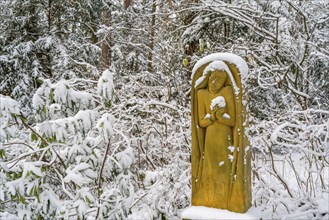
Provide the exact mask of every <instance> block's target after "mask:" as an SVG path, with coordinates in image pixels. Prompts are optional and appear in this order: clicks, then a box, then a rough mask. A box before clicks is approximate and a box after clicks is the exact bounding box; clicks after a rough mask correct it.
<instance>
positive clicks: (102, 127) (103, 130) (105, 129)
mask: <svg viewBox="0 0 329 220" xmlns="http://www.w3.org/2000/svg"><path fill="white" fill-rule="evenodd" d="M114 122H115V118H114V116H113V115H111V114H109V113H105V114H103V115H102V118H101V119H100V120H99V121H98V122H97V125H96V127H97V129H98V130H99V132H100V134H101V136H102V138H103V139H104V140H105V141H108V140H109V139H110V137H111V136H112V135H113V124H114Z"/></svg>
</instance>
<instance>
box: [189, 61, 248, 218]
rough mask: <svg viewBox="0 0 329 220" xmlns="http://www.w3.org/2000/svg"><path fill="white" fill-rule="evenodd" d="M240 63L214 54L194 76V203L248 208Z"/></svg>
mask: <svg viewBox="0 0 329 220" xmlns="http://www.w3.org/2000/svg"><path fill="white" fill-rule="evenodd" d="M242 109H243V105H242V87H241V79H240V76H239V71H238V69H237V68H236V67H235V66H234V65H231V64H228V65H227V64H226V63H225V62H223V61H220V60H215V61H212V62H210V63H207V64H205V65H203V66H201V67H200V68H199V69H198V70H197V71H196V74H195V75H194V77H193V80H192V205H193V206H206V207H213V208H219V209H227V210H230V211H234V212H240V213H243V212H246V211H247V210H248V208H249V207H250V206H251V184H250V175H251V174H250V153H249V151H248V148H250V147H249V146H247V145H248V141H247V138H246V136H245V134H244V129H243V126H242V124H243V118H244V117H243V116H244V115H243V114H242Z"/></svg>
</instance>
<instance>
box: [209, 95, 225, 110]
mask: <svg viewBox="0 0 329 220" xmlns="http://www.w3.org/2000/svg"><path fill="white" fill-rule="evenodd" d="M216 106H218V107H219V108H224V107H225V106H226V102H225V99H224V97H223V96H218V97H216V98H214V99H213V100H211V104H210V109H211V110H214V108H215V107H216Z"/></svg>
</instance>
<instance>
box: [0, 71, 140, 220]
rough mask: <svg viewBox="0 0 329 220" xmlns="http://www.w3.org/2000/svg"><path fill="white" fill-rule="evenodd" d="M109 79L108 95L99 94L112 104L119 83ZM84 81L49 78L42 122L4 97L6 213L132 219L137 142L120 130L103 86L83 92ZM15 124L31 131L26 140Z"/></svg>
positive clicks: (39, 111)
mask: <svg viewBox="0 0 329 220" xmlns="http://www.w3.org/2000/svg"><path fill="white" fill-rule="evenodd" d="M107 72H108V71H105V72H104V74H103V76H104V75H105V76H106V73H107ZM103 78H104V77H101V78H100V79H99V82H98V84H101V85H102V87H104V88H107V89H106V92H107V93H106V94H103V93H102V94H100V95H101V96H102V97H103V96H105V98H106V99H105V100H106V102H111V101H112V98H111V96H109V95H108V94H112V92H113V91H112V90H113V81H112V78H107V80H106V81H104V80H103ZM100 82H101V83H100ZM80 86H81V84H79V87H76V86H75V84H74V82H71V81H66V80H60V81H59V82H57V83H54V84H53V83H51V82H50V80H44V84H43V85H41V87H40V88H39V89H38V90H37V92H36V93H35V95H34V98H33V106H34V108H35V111H34V112H35V115H34V117H35V120H36V121H39V123H36V124H35V125H29V124H28V123H27V122H26V121H25V120H26V119H25V118H24V117H23V115H22V114H21V112H20V109H19V106H18V104H17V102H16V101H14V100H13V99H11V98H9V97H4V96H1V97H0V98H1V121H2V122H3V123H2V124H1V140H4V142H7V143H6V144H5V146H6V148H3V147H1V149H0V152H1V154H0V158H1V159H0V162H1V163H0V165H1V167H0V175H1V177H3V178H1V190H0V199H1V201H6V202H5V203H1V206H3V207H2V208H5V210H6V213H7V214H6V215H9V214H8V213H11V215H15V216H17V217H18V218H19V219H37V218H46V219H49V218H55V217H60V218H63V219H85V218H92V219H94V218H111V219H122V218H126V217H127V216H128V214H129V212H130V206H131V203H132V201H133V199H134V192H135V188H134V185H133V183H132V181H131V180H132V175H131V172H130V167H131V165H132V163H133V161H134V153H133V150H132V148H131V147H130V141H129V139H128V138H127V137H126V136H125V135H124V134H123V133H122V132H121V131H120V130H117V129H115V127H116V123H117V122H116V121H115V118H114V116H113V115H112V114H111V111H110V110H109V109H108V108H107V107H108V105H107V104H106V103H104V104H103V102H102V100H101V97H100V96H98V95H97V91H96V90H94V91H88V92H87V91H81V90H80V89H79V88H80ZM85 87H86V88H87V87H88V86H87V85H86V86H85ZM96 103H97V104H96ZM13 122H16V123H18V125H19V126H18V128H20V130H19V132H25V133H26V134H29V135H28V136H26V137H25V139H23V140H22V139H16V140H14V139H13V138H12V136H14V135H13V134H12V133H13V132H11V130H10V129H9V128H10V126H12V125H11V124H10V123H13ZM16 129H17V128H16ZM122 139H125V141H122ZM17 146H19V148H17ZM9 147H15V148H13V149H10V148H9ZM17 149H19V151H18V150H17ZM4 216H5V215H4Z"/></svg>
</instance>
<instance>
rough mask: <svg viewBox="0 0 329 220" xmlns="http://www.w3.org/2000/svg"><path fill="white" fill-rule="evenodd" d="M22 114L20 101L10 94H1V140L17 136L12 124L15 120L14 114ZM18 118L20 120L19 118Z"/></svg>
mask: <svg viewBox="0 0 329 220" xmlns="http://www.w3.org/2000/svg"><path fill="white" fill-rule="evenodd" d="M19 114H20V108H19V105H18V103H17V102H16V101H15V100H13V99H12V98H10V97H8V96H3V95H0V141H1V142H3V141H5V140H7V139H8V138H10V137H15V135H16V134H15V131H14V130H13V129H12V128H11V126H10V124H11V123H12V122H14V118H13V116H14V115H19ZM16 120H18V121H20V119H19V118H17V119H16Z"/></svg>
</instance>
